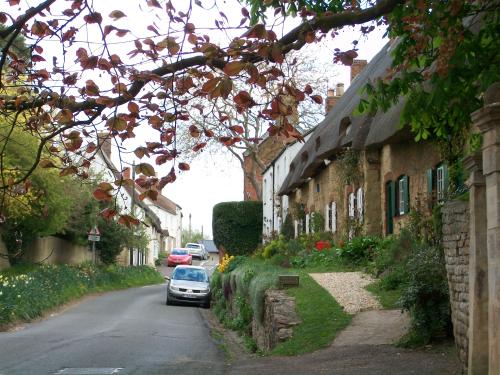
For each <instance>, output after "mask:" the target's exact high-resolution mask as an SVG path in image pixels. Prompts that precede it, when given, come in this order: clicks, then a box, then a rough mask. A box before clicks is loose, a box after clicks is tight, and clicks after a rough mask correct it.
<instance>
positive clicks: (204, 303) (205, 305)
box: [201, 300, 210, 309]
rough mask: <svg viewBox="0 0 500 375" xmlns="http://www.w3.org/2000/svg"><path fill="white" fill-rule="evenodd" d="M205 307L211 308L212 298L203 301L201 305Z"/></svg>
mask: <svg viewBox="0 0 500 375" xmlns="http://www.w3.org/2000/svg"><path fill="white" fill-rule="evenodd" d="M201 306H202V307H203V308H204V309H209V308H210V300H208V301H207V302H203V304H202V305H201Z"/></svg>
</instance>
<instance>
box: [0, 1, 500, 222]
mask: <svg viewBox="0 0 500 375" xmlns="http://www.w3.org/2000/svg"><path fill="white" fill-rule="evenodd" d="M212 2H215V6H210V7H209V6H207V4H205V3H206V1H205V0H196V1H193V0H190V1H178V2H174V3H172V2H171V1H165V2H163V1H162V2H161V0H148V1H147V2H146V5H145V6H144V7H142V5H144V4H143V3H142V2H141V4H142V5H139V4H135V3H134V4H132V6H137V7H138V9H137V10H135V9H132V8H131V9H129V10H126V11H125V10H122V9H115V10H113V11H112V12H111V13H109V14H103V10H102V9H103V8H101V7H102V6H103V5H102V4H104V3H103V2H89V1H86V0H73V1H62V0H40V1H39V2H38V3H37V5H34V6H33V7H31V8H28V7H27V5H25V3H24V2H23V4H21V2H20V0H9V1H8V3H9V4H10V5H11V8H9V9H5V10H3V11H2V12H0V23H1V24H3V28H2V29H0V40H2V41H3V42H2V44H1V45H0V48H1V55H0V114H1V115H2V116H3V117H4V118H5V121H7V122H8V123H9V124H11V125H12V126H13V128H16V129H17V130H19V131H20V132H26V133H30V134H31V135H33V136H34V137H36V138H37V147H36V149H35V150H34V151H35V152H34V153H33V155H34V157H33V159H32V160H31V164H32V165H31V166H29V167H26V168H20V169H18V170H17V172H18V173H17V174H16V175H15V176H14V177H13V181H11V183H9V181H8V180H4V181H2V184H1V186H0V188H1V189H2V190H11V189H13V187H14V186H18V185H19V184H23V183H24V182H26V181H28V179H29V177H30V175H32V174H33V172H34V171H35V169H36V168H35V167H36V166H37V165H39V164H41V166H43V167H56V168H58V169H59V170H60V173H61V174H63V175H69V174H75V175H79V176H80V177H84V178H85V177H86V176H88V168H89V166H90V164H91V162H92V159H93V156H92V155H93V153H95V152H96V151H97V148H98V147H99V146H100V145H99V143H98V142H97V139H96V138H97V137H96V129H105V130H106V131H107V132H108V133H109V134H110V136H111V137H113V138H114V141H116V143H117V144H120V145H121V144H122V143H123V142H127V141H128V140H129V139H131V138H134V137H135V135H136V133H138V132H139V131H142V130H143V128H148V129H152V130H151V132H152V134H154V135H152V136H148V137H147V139H148V141H147V142H145V143H144V144H142V145H140V146H138V147H137V148H136V149H135V153H136V155H137V156H138V157H140V158H145V159H144V160H143V162H142V163H140V164H139V165H137V167H136V172H137V174H138V175H139V176H138V177H139V178H140V179H141V183H142V184H143V186H144V187H145V188H146V189H150V190H148V191H151V193H149V194H153V193H152V192H153V191H154V190H153V187H154V186H156V185H159V187H163V186H164V185H165V184H167V183H171V182H173V181H175V179H176V174H177V173H178V171H179V170H188V169H189V164H188V163H187V162H186V161H187V159H186V158H185V156H184V155H181V154H180V148H179V145H178V144H177V139H178V137H179V136H180V134H179V133H182V131H183V130H184V129H185V130H184V131H187V132H189V135H190V136H191V137H193V138H194V139H196V144H195V145H194V146H193V148H192V151H193V152H199V151H201V150H203V149H204V148H205V147H206V145H207V143H208V141H209V140H210V139H212V138H214V137H215V138H217V141H219V142H221V143H223V144H230V143H232V144H238V143H239V142H241V141H242V140H241V138H242V137H241V135H240V134H238V131H236V130H235V128H233V129H230V127H231V126H234V124H233V125H230V122H229V121H226V119H224V118H218V123H220V124H221V125H222V126H226V127H227V129H228V133H227V135H226V136H218V135H216V134H215V132H214V131H212V129H211V127H212V125H210V124H213V122H207V123H206V124H207V125H206V127H205V128H202V127H200V126H195V127H191V125H193V124H192V123H191V122H192V116H191V115H190V114H192V113H194V112H196V111H198V110H199V109H198V108H197V107H198V106H199V101H200V100H202V99H203V100H204V99H208V100H209V101H210V102H211V103H214V105H217V104H218V103H220V102H221V101H222V100H225V101H227V102H228V103H229V104H231V105H233V106H234V108H236V110H237V112H238V115H244V114H245V113H249V112H250V111H255V115H256V116H257V117H258V118H261V119H262V120H263V122H265V123H266V128H267V132H268V133H269V134H270V135H285V136H295V137H298V138H300V135H299V134H298V132H297V131H296V129H295V126H296V124H295V123H294V121H293V119H294V114H295V113H296V111H297V107H298V106H299V105H300V104H301V103H304V102H305V101H310V102H316V103H321V101H322V98H321V97H320V96H319V95H317V94H316V93H315V92H314V88H313V87H311V86H310V85H307V84H305V85H304V84H302V83H300V82H294V81H293V80H290V79H288V78H289V77H288V73H289V72H288V71H287V70H286V69H285V67H286V65H284V63H285V61H286V56H287V55H288V54H289V53H290V52H292V51H296V50H300V49H303V48H306V46H307V45H308V44H311V43H314V42H317V41H318V40H322V39H326V38H328V37H329V36H331V35H332V34H333V36H335V35H336V33H337V32H338V31H339V30H340V29H342V28H344V27H351V26H356V25H358V26H359V29H360V30H361V34H362V35H366V34H368V33H369V32H371V31H372V30H374V29H375V28H383V29H385V30H387V33H388V35H389V36H390V37H392V38H395V40H396V41H395V42H394V48H393V51H394V52H393V54H394V68H393V71H392V72H390V73H389V75H388V76H386V77H384V78H383V79H381V80H379V81H377V82H373V83H372V84H371V85H368V86H367V88H366V92H367V93H368V94H369V96H370V97H369V98H367V101H365V102H361V106H362V107H363V108H364V110H368V111H375V110H376V109H378V108H382V109H384V110H385V109H387V108H389V107H390V106H391V105H392V104H393V103H394V102H395V101H396V100H399V98H400V97H401V96H405V97H406V98H407V99H408V100H407V101H406V103H407V104H406V107H405V109H404V111H403V118H402V121H403V122H404V123H409V124H410V126H411V128H412V130H413V131H414V132H415V135H416V138H417V139H426V138H437V139H439V140H441V143H442V144H446V145H448V147H444V148H445V149H447V150H448V151H449V154H450V155H451V156H450V159H451V158H452V157H455V158H456V156H453V155H456V153H457V152H456V150H460V149H461V145H462V144H463V142H464V139H466V138H467V137H468V133H467V132H468V128H469V114H470V113H471V112H472V111H474V110H475V109H477V108H479V107H480V106H481V105H482V93H483V92H484V89H485V88H486V87H487V86H488V85H489V84H490V83H492V82H494V81H497V80H499V79H500V77H499V75H500V73H499V69H500V68H499V66H500V64H499V62H500V61H499V58H500V57H499V54H498V51H499V50H500V48H499V47H500V46H499V43H500V37H499V36H500V32H499V27H500V26H499V23H498V18H499V12H500V11H499V8H498V2H497V1H496V0H478V1H473V2H472V1H471V2H464V1H461V0H451V1H441V0H377V1H355V2H352V1H349V2H348V1H341V0H332V1H328V2H327V1H322V0H321V1H320V0H289V1H286V2H283V1H280V0H271V1H268V0H248V4H250V10H248V9H246V8H243V9H241V14H242V19H241V21H240V22H239V24H238V23H237V22H238V21H237V18H239V17H237V18H236V17H234V14H230V15H229V16H230V17H228V16H227V15H226V14H225V13H224V12H223V11H222V10H223V8H222V7H221V4H222V2H221V1H220V0H215V1H213V0H212ZM212 2H211V3H210V4H212ZM162 3H163V4H162ZM233 4H236V2H234V3H233ZM230 5H231V4H230V2H224V10H225V9H226V8H227V9H230ZM4 8H5V7H4ZM267 10H274V11H275V12H274V14H275V16H270V14H271V13H272V12H266V11H267ZM136 12H143V13H145V12H147V16H146V17H138V16H137V14H139V13H136ZM106 13H107V12H106ZM127 13H129V14H128V15H127ZM132 13H134V17H136V19H148V20H155V19H158V21H157V22H156V23H154V22H151V23H150V24H148V25H144V26H142V25H141V24H140V22H137V23H135V22H133V23H132V22H127V20H128V18H127V17H130V15H131V14H132ZM56 14H57V16H54V15H56ZM266 15H267V18H266ZM212 16H214V17H212ZM287 17H296V18H298V19H299V24H298V25H297V26H296V27H294V28H292V29H290V28H288V27H283V26H284V25H285V24H284V22H287ZM214 18H215V20H214V21H215V28H214V27H213V24H210V25H208V26H207V25H206V24H204V23H203V22H204V20H210V22H212V20H213V19H214ZM200 19H202V21H198V20H200ZM235 20H236V22H235ZM285 26H286V25H285ZM128 28H131V29H128ZM209 30H210V31H209ZM208 34H210V35H208ZM137 35H139V36H137ZM19 37H23V38H25V40H26V43H27V44H28V45H29V50H30V56H29V58H28V59H27V58H25V57H24V56H22V55H21V54H16V53H15V50H14V44H15V43H14V42H15V41H16V39H18V38H19ZM50 42H57V43H50ZM333 42H335V39H333ZM48 45H51V46H57V48H59V50H58V52H57V53H55V56H54V58H53V59H51V61H46V59H45V57H46V56H48V54H46V52H45V51H44V49H47V48H48V47H47V46H48ZM89 45H92V48H90V47H89ZM356 45H357V40H353V45H352V48H350V49H348V50H341V49H339V48H337V49H334V50H333V52H332V58H333V60H334V61H335V62H339V63H342V64H346V65H350V64H352V61H353V59H354V58H355V57H356V56H357V47H356ZM124 51H125V52H124ZM44 56H45V57H44ZM75 61H76V65H75ZM244 85H249V86H250V87H251V88H252V89H251V90H250V89H248V90H247V89H246V88H244ZM260 92H263V93H266V95H260ZM254 107H255V108H254ZM203 117H204V118H207V119H208V118H210V119H213V117H217V114H214V113H211V112H207V113H204V114H203ZM140 127H142V128H140ZM233 130H234V131H233ZM128 143H130V141H128ZM450 145H451V146H450ZM44 150H45V152H46V153H50V154H51V155H52V156H53V157H58V158H59V159H60V163H56V164H54V163H51V162H49V161H47V160H45V157H44V152H43V151H44ZM71 153H77V154H80V155H82V156H85V157H84V158H80V159H77V158H70V157H68V155H69V154H71ZM2 155H5V149H4V150H3V152H2ZM89 155H90V156H89ZM150 159H153V160H152V161H151V160H150ZM77 160H78V161H77ZM151 163H156V164H157V165H163V164H167V165H168V166H169V168H167V169H166V170H167V171H168V172H167V173H166V174H165V175H163V176H159V177H156V176H155V170H154V168H153V166H152V165H151ZM141 175H142V176H141ZM126 183H130V181H127V180H126V179H119V180H118V181H117V182H116V184H115V188H119V187H120V186H122V185H123V184H126ZM95 196H96V197H97V198H98V199H101V200H105V201H109V200H112V199H113V196H114V191H113V190H111V189H109V190H103V189H98V190H97V191H96V193H95ZM122 221H123V220H122ZM129 221H130V220H129Z"/></svg>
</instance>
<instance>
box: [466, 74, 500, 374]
mask: <svg viewBox="0 0 500 375" xmlns="http://www.w3.org/2000/svg"><path fill="white" fill-rule="evenodd" d="M484 102H485V106H484V107H483V108H481V109H480V110H478V111H476V112H474V113H473V114H472V121H473V122H474V125H475V126H476V127H477V128H478V129H479V130H480V131H481V133H482V135H483V150H482V151H483V174H484V176H485V180H486V217H487V248H488V289H489V298H488V306H489V309H488V336H489V338H488V339H489V347H490V350H489V368H488V370H489V375H500V82H497V83H495V84H493V85H492V86H491V87H490V88H489V89H488V90H487V92H486V93H485V96H484Z"/></svg>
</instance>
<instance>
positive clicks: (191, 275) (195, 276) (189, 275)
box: [172, 267, 208, 282]
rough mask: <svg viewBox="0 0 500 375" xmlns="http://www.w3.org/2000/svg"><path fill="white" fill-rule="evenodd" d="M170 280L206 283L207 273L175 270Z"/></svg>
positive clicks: (186, 269)
mask: <svg viewBox="0 0 500 375" xmlns="http://www.w3.org/2000/svg"><path fill="white" fill-rule="evenodd" d="M172 279H174V280H184V281H198V282H206V281H208V276H207V272H206V271H205V270H202V269H193V268H182V267H181V268H179V267H178V268H176V269H175V271H174V273H173V275H172Z"/></svg>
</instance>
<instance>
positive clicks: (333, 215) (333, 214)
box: [328, 202, 337, 233]
mask: <svg viewBox="0 0 500 375" xmlns="http://www.w3.org/2000/svg"><path fill="white" fill-rule="evenodd" d="M328 217H329V219H330V228H331V230H332V233H336V232H337V203H335V202H332V203H330V215H329V216H328Z"/></svg>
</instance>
